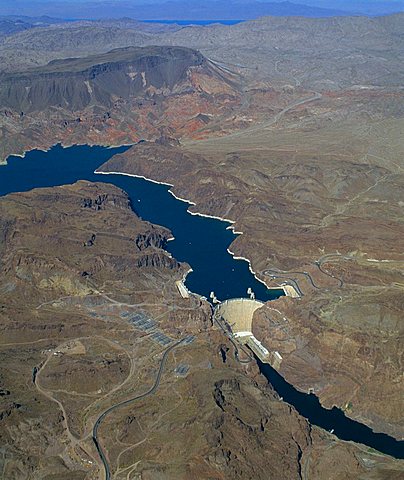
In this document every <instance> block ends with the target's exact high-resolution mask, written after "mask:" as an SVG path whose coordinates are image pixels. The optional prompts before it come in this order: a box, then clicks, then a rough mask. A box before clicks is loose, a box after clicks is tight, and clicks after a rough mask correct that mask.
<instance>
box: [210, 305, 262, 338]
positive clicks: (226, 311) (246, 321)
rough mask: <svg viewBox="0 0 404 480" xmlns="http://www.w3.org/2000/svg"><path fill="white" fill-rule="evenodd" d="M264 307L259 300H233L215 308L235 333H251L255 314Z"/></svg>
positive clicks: (216, 312)
mask: <svg viewBox="0 0 404 480" xmlns="http://www.w3.org/2000/svg"><path fill="white" fill-rule="evenodd" d="M263 305H264V303H263V302H260V301H259V300H250V299H248V298H232V299H231V300H226V301H225V302H223V303H220V304H219V305H218V306H217V307H216V308H215V314H216V315H218V316H219V317H221V318H223V320H224V321H225V322H226V323H227V324H228V325H230V327H231V330H232V332H233V333H237V332H251V331H252V320H253V315H254V312H255V310H257V309H258V308H261V307H262V306H263Z"/></svg>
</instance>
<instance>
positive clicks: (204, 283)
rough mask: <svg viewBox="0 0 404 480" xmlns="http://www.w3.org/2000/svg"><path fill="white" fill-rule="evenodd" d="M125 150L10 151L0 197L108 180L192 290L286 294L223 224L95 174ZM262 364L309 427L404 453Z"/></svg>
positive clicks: (152, 191)
mask: <svg viewBox="0 0 404 480" xmlns="http://www.w3.org/2000/svg"><path fill="white" fill-rule="evenodd" d="M128 148H129V147H126V146H123V147H114V148H106V147H99V146H94V147H90V146H88V145H83V146H73V147H68V148H63V147H62V146H60V145H56V146H54V147H53V148H51V149H50V150H49V151H47V152H44V151H39V150H33V151H30V152H28V153H26V155H25V157H24V158H23V159H21V158H19V157H16V156H11V157H9V158H8V159H7V162H8V163H7V165H5V166H0V196H4V195H6V194H9V193H13V192H23V191H28V190H31V189H33V188H39V187H53V186H58V185H64V184H70V183H74V182H76V181H78V180H88V181H92V182H104V183H111V184H113V185H116V186H117V187H119V188H122V189H123V190H124V191H126V192H127V194H128V195H129V198H130V200H131V205H132V207H133V210H134V211H135V212H136V213H137V214H138V215H139V216H140V217H141V218H142V219H143V220H146V221H149V222H152V223H155V224H158V225H163V226H165V227H167V228H169V229H170V230H171V232H172V233H173V235H174V238H175V239H174V241H171V242H169V243H168V244H167V247H166V249H167V250H168V251H169V252H170V253H171V254H172V255H173V256H174V257H175V258H176V259H177V260H179V261H182V262H187V263H188V264H189V265H190V266H191V267H192V269H193V271H192V272H191V273H190V274H189V275H188V276H187V279H186V285H187V287H188V288H189V290H191V291H192V292H195V293H197V294H199V295H202V296H205V297H209V294H210V292H211V291H214V292H215V294H216V296H217V298H218V299H219V300H226V299H230V298H237V297H247V289H248V288H251V289H252V290H253V291H254V293H255V295H256V298H257V299H259V300H262V301H268V300H273V299H275V298H278V297H279V296H281V295H283V290H281V289H279V290H268V289H267V288H266V286H265V285H264V284H263V283H262V282H260V281H258V280H257V279H256V278H255V277H254V275H253V274H252V273H251V271H250V269H249V264H248V263H247V262H246V261H242V260H236V259H234V258H233V256H231V255H230V254H229V253H228V252H227V251H226V250H227V248H228V247H229V245H230V244H231V242H232V241H233V240H234V238H235V236H234V233H233V232H232V231H231V230H230V229H229V228H228V227H229V226H230V225H229V223H228V222H224V221H220V220H217V219H213V218H207V217H202V216H197V215H191V214H189V213H188V212H187V209H188V207H189V204H188V203H187V202H184V201H180V200H178V199H176V198H175V197H174V196H173V195H171V194H170V193H169V191H168V190H169V187H168V186H167V185H162V184H157V183H153V182H151V181H147V180H144V179H141V178H134V177H130V176H125V175H98V174H95V173H94V172H95V170H96V169H97V168H98V167H100V166H101V165H102V164H103V163H105V162H106V161H107V160H109V159H110V158H111V157H112V156H113V155H115V154H117V153H122V152H124V151H125V150H126V149H128ZM259 365H260V369H261V372H262V373H263V374H264V375H265V377H266V378H267V379H268V381H269V382H270V383H271V384H272V385H273V387H274V388H275V390H276V391H277V392H278V394H279V395H280V396H281V397H283V399H284V400H285V401H286V402H288V403H290V404H291V405H293V406H294V407H295V408H296V410H297V411H298V412H299V413H301V414H302V415H303V416H304V417H306V418H308V420H309V421H310V422H311V423H312V424H314V425H318V426H319V427H322V428H324V429H327V430H333V431H334V433H335V435H337V436H338V437H339V438H341V439H343V440H352V441H355V442H360V443H363V444H365V445H367V446H369V447H372V448H374V449H376V450H379V451H381V452H383V453H386V454H389V455H392V456H394V457H396V458H404V441H397V440H395V439H394V438H393V437H391V436H388V435H385V434H378V433H374V432H373V431H372V430H371V429H370V428H368V427H366V426H365V425H363V424H360V423H357V422H355V421H353V420H350V419H349V418H348V417H346V416H345V415H344V413H343V412H342V411H341V410H338V409H335V408H334V409H332V410H327V409H325V408H323V407H322V406H321V405H320V403H319V401H318V399H317V397H315V396H314V395H312V394H311V395H307V394H304V393H301V392H298V391H297V390H296V389H295V388H294V387H293V386H292V385H290V384H288V383H287V382H286V381H285V380H284V379H283V377H282V376H280V375H279V374H278V373H277V372H276V371H274V370H273V369H272V368H271V367H270V366H269V365H266V364H265V365H264V364H261V363H259Z"/></svg>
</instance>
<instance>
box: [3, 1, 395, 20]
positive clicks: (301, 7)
mask: <svg viewBox="0 0 404 480" xmlns="http://www.w3.org/2000/svg"><path fill="white" fill-rule="evenodd" d="M400 11H404V0H391V1H390V0H388V1H387V0H333V1H332V0H306V1H305V0H294V1H291V2H285V1H283V0H271V1H266V0H230V1H225V0H207V1H200V0H182V1H181V0H170V1H165V0H67V1H66V0H51V1H49V0H3V5H2V9H1V11H0V14H1V15H17V16H18V15H19V16H23V15H25V16H34V17H36V16H43V15H47V16H51V17H56V18H64V19H66V18H69V19H75V18H88V19H97V18H107V17H110V18H117V17H131V18H136V19H142V20H146V19H150V20H157V19H161V20H164V19H166V20H175V19H178V20H183V19H187V20H188V19H189V20H211V19H217V20H226V19H228V20H232V19H238V20H248V19H251V18H256V17H257V16H262V15H280V16H287V15H302V16H308V17H321V16H333V15H346V14H355V15H358V14H359V15H362V14H363V15H382V14H389V13H396V12H400Z"/></svg>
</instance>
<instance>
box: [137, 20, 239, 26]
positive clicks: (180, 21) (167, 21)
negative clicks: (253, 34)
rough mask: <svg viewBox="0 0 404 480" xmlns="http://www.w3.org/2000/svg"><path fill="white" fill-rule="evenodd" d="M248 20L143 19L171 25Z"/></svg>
mask: <svg viewBox="0 0 404 480" xmlns="http://www.w3.org/2000/svg"><path fill="white" fill-rule="evenodd" d="M245 21H246V20H142V22H145V23H166V24H169V25H172V24H177V25H184V26H185V25H202V26H203V25H212V24H213V23H221V24H222V25H236V24H237V23H241V22H245Z"/></svg>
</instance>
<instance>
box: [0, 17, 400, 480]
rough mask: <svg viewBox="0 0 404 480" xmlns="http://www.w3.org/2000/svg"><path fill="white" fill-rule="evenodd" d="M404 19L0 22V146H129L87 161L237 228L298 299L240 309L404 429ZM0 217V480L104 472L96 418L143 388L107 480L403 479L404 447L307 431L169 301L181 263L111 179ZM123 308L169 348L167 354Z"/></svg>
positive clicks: (344, 397)
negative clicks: (8, 25)
mask: <svg viewBox="0 0 404 480" xmlns="http://www.w3.org/2000/svg"><path fill="white" fill-rule="evenodd" d="M403 27H404V16H403V15H401V14H398V15H392V16H388V17H377V18H373V19H371V18H364V17H354V18H349V17H344V18H331V19H316V20H314V19H296V18H295V19H285V18H277V19H274V18H263V19H258V20H256V21H253V22H247V23H241V24H238V25H235V26H217V25H215V26H210V27H188V28H181V29H177V28H171V29H165V30H164V29H163V30H162V29H160V28H155V29H153V30H151V31H150V30H147V29H146V30H145V29H142V28H138V27H136V26H135V25H130V26H128V24H127V23H125V22H123V23H120V24H116V23H114V22H111V23H109V24H105V25H94V24H86V23H85V22H84V23H83V22H81V23H80V22H79V23H76V22H72V23H71V24H67V25H66V24H63V25H51V26H49V27H43V28H40V29H28V30H25V31H22V32H17V33H12V34H10V35H7V36H5V37H4V38H2V39H0V58H1V59H2V71H1V72H0V155H1V159H2V160H3V161H5V160H6V158H7V157H8V155H10V154H22V153H23V152H24V151H26V150H30V149H33V148H43V149H46V148H49V147H50V146H51V145H53V144H55V143H57V142H61V143H62V144H63V145H72V144H76V143H88V144H101V145H118V144H134V143H135V142H139V141H140V140H143V141H142V142H140V143H138V144H136V145H134V146H133V147H132V148H130V149H129V150H128V151H127V152H125V153H124V154H121V155H117V156H115V157H113V158H112V159H111V160H109V161H108V162H107V163H106V164H104V165H103V166H102V167H101V169H100V170H101V171H104V172H108V171H120V172H124V173H130V174H135V175H140V176H145V177H147V178H151V179H153V180H157V181H160V182H166V183H169V184H172V185H173V188H172V189H173V191H174V193H175V194H176V195H178V196H179V197H181V198H186V199H189V200H190V201H192V202H194V204H195V205H192V206H191V207H190V210H191V211H193V212H200V213H203V214H207V215H215V216H218V217H223V218H228V219H231V220H233V221H234V222H235V224H234V228H235V230H236V231H241V232H243V234H242V235H240V236H237V237H235V240H234V242H233V244H232V245H231V247H230V248H231V251H232V252H234V254H235V255H236V256H241V257H245V258H248V259H250V261H251V267H252V269H253V271H254V272H255V273H256V275H257V276H258V277H259V278H260V279H261V280H263V281H265V282H266V283H267V285H268V286H272V287H274V286H278V285H280V284H282V283H285V282H286V283H289V284H292V285H297V287H298V290H299V292H300V294H301V295H300V298H297V299H293V298H288V297H284V298H281V299H279V300H276V301H272V302H268V303H267V304H266V305H265V306H264V307H263V308H261V309H260V310H258V311H257V312H256V314H255V318H254V323H253V331H254V334H255V336H256V337H257V338H259V339H260V340H261V341H262V342H263V344H264V345H265V346H266V347H267V348H268V349H270V350H276V351H278V352H280V354H281V356H282V363H281V365H280V366H279V372H280V373H281V374H282V375H283V376H284V377H285V378H286V379H287V380H288V381H289V382H290V383H291V384H293V385H294V386H295V387H296V388H298V389H299V390H302V391H304V392H307V391H312V392H314V393H315V394H316V395H317V396H318V397H319V399H320V401H321V403H322V404H323V405H324V406H326V407H332V406H333V405H336V406H338V407H339V408H341V409H342V410H344V412H345V414H346V415H347V416H349V417H351V418H353V419H356V420H358V421H360V422H362V423H364V424H366V425H369V426H370V427H372V429H374V430H375V431H378V432H384V433H387V434H389V435H391V436H393V437H395V438H397V439H403V438H404V418H403V407H404V404H403V398H404V382H403V341H404V331H403V322H402V318H403V312H404V305H403V288H404V281H403V274H404V256H403V252H404V244H403V242H404V240H403V239H404V226H403V218H404V217H403V207H404V172H403V170H404V163H403V158H404V144H403V141H402V137H403V135H402V134H403V132H404V116H403V115H404V102H403V93H404V92H403V88H402V80H403V75H404V74H403V71H402V60H403V51H404V49H403V38H402V35H401V34H400V32H402V29H403ZM94 35H96V36H97V37H96V38H97V39H98V41H97V42H95V43H92V39H93V38H94ZM94 44H96V47H94ZM313 52H315V54H314V53H313ZM72 56H74V57H76V58H73V59H72V58H71V57H72ZM48 62H50V63H48ZM21 162H23V160H21ZM1 168H6V167H0V175H1ZM100 180H102V178H100ZM0 210H1V214H0V222H1V229H0V233H1V235H0V267H1V270H2V275H1V280H0V282H1V283H0V300H1V310H0V315H1V322H0V325H1V335H0V342H1V343H0V353H1V355H2V362H1V364H2V368H1V371H0V389H1V390H0V395H1V396H0V405H1V407H0V424H1V427H2V428H1V429H0V431H1V433H0V436H1V445H2V447H3V448H2V458H1V459H0V471H1V472H2V476H3V478H7V479H16V480H17V479H20V478H30V479H31V478H32V479H37V478H43V479H47V480H48V479H49V480H50V479H53V478H57V479H64V478H66V479H72V478H77V479H95V478H103V477H102V475H103V464H102V463H101V459H100V456H99V454H98V453H97V451H96V449H95V445H94V442H93V440H92V435H93V428H94V425H95V422H96V421H97V419H98V418H100V415H102V413H103V412H105V411H107V410H108V409H109V408H110V407H111V406H113V405H117V404H119V403H120V402H124V401H126V400H130V399H131V398H135V397H138V396H141V395H142V394H144V393H147V392H148V391H149V390H150V389H152V387H153V385H154V384H155V383H154V382H155V381H156V379H157V380H159V382H158V384H156V389H155V390H153V391H152V392H151V394H148V395H147V396H145V397H142V398H139V399H138V400H135V401H133V402H130V403H128V404H124V405H122V406H121V407H119V408H116V409H115V410H113V411H111V412H110V413H109V414H108V415H107V416H106V417H105V418H103V420H102V423H101V424H100V426H99V429H98V440H99V444H100V446H101V448H102V449H103V451H105V454H106V456H107V460H108V464H109V466H110V469H111V474H112V478H114V479H125V478H139V479H140V478H142V479H153V480H154V479H162V478H164V479H166V478H169V479H170V478H173V479H174V478H176V479H177V478H184V479H187V478H212V479H213V478H214V479H216V478H217V479H234V478H239V479H248V478H251V479H253V478H254V479H258V478H262V479H264V478H265V479H267V478H273V479H292V478H293V479H294V478H296V479H309V478H314V479H323V478H324V479H325V478H327V479H373V478H374V479H394V478H397V479H398V478H402V475H403V471H404V463H403V461H400V460H394V459H393V458H391V457H387V456H383V455H381V454H378V453H377V452H375V451H371V450H370V449H368V448H365V447H363V446H361V445H357V444H353V443H347V442H342V441H340V440H338V439H337V438H336V437H335V436H333V435H330V434H329V433H328V432H325V431H323V430H321V429H319V428H317V427H314V426H312V425H310V424H309V423H308V422H307V421H306V420H305V419H304V418H303V417H301V416H300V415H299V414H297V412H296V411H295V410H294V409H293V408H292V407H290V406H289V405H287V404H286V403H285V402H282V401H280V399H279V396H278V395H277V394H276V393H275V392H274V391H273V389H272V388H271V386H270V385H268V383H267V381H266V380H265V378H263V377H262V376H261V375H260V374H259V371H258V367H257V365H256V364H255V363H254V362H250V363H248V364H242V363H240V362H238V361H237V359H236V357H235V354H234V353H235V352H234V346H233V344H232V343H231V342H230V341H229V339H228V338H227V337H226V336H225V335H223V333H222V332H221V331H220V330H218V329H217V328H216V327H215V326H214V325H213V324H212V309H211V306H210V305H209V303H208V302H206V301H204V300H202V299H200V298H199V297H198V296H197V295H191V296H190V298H189V299H184V298H182V297H181V296H180V295H179V292H178V289H177V288H176V285H175V282H176V281H177V280H180V279H181V278H182V277H183V275H184V273H185V272H186V271H187V270H188V268H189V265H186V264H182V263H179V262H178V261H177V260H176V259H175V258H172V257H171V256H170V255H168V254H167V252H165V250H164V247H165V244H166V241H167V240H168V239H169V238H170V235H171V234H170V232H169V231H168V230H167V229H166V228H164V227H160V226H156V225H152V224H150V223H148V222H146V221H144V220H141V219H140V218H139V217H137V216H136V214H135V213H134V212H133V211H132V209H131V208H130V205H129V201H128V197H127V196H126V194H125V192H123V191H121V190H119V189H117V188H115V187H113V186H110V185H106V184H103V183H96V184H93V183H89V182H78V183H75V184H74V185H68V186H62V187H54V188H49V189H36V190H33V191H31V192H28V193H15V194H11V195H7V196H5V197H3V198H1V199H0ZM44 246H45V247H46V248H44ZM191 267H192V265H191ZM195 293H197V292H195ZM131 315H132V316H133V315H140V317H138V318H150V319H152V320H153V321H154V322H156V328H157V329H158V331H159V332H161V335H164V336H166V337H168V338H169V339H170V340H171V341H172V343H171V345H172V346H174V347H173V349H172V350H170V352H168V353H167V355H166V357H164V352H165V351H166V348H167V346H164V345H163V344H161V343H159V341H158V338H157V340H156V338H155V337H153V336H152V335H150V332H149V333H148V332H147V329H146V330H142V328H138V327H137V326H136V325H137V324H133V323H131V321H130V318H131ZM188 336H191V337H192V342H190V343H189V344H184V343H179V344H178V345H177V344H176V342H177V341H178V342H179V341H180V340H181V339H184V338H187V337H188ZM160 338H164V337H160ZM183 364H185V365H188V366H189V371H187V373H186V375H185V376H182V375H180V374H178V373H176V371H175V369H176V368H177V367H178V366H179V365H183ZM160 367H163V368H162V371H161V378H159V376H158V375H159V371H160V370H159V368H160Z"/></svg>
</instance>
